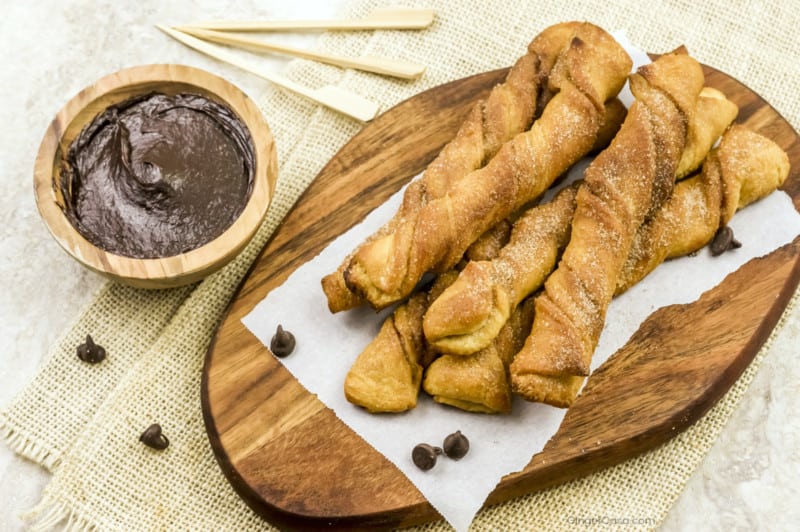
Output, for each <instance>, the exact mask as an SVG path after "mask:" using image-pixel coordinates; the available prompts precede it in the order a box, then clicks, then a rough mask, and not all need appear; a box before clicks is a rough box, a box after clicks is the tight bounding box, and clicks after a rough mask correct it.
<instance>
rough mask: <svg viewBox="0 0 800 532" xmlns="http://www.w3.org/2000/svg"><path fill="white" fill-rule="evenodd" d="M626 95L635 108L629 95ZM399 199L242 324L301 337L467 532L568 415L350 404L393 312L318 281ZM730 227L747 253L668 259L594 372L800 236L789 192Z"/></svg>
mask: <svg viewBox="0 0 800 532" xmlns="http://www.w3.org/2000/svg"><path fill="white" fill-rule="evenodd" d="M615 37H616V38H617V39H618V40H619V41H620V43H622V44H623V46H625V48H626V49H627V50H628V52H629V53H630V54H631V56H632V58H633V59H634V68H635V67H636V66H638V65H641V64H645V63H647V62H649V59H648V58H647V56H646V55H645V54H644V53H642V52H641V51H639V50H638V49H636V48H635V47H634V46H632V45H631V44H630V42H629V41H628V40H627V39H626V38H625V36H624V34H621V33H615ZM621 98H622V99H623V101H625V103H626V104H630V102H631V96H630V93H629V92H628V91H627V88H626V89H625V90H624V91H623V93H622V94H621ZM587 164H588V161H582V162H581V163H579V164H578V165H576V166H575V168H574V169H573V170H572V172H571V175H572V177H573V178H574V177H578V176H580V175H582V173H583V170H584V169H585V167H586V165H587ZM401 195H402V191H401V192H398V193H397V194H396V195H395V196H393V197H392V198H391V199H390V200H389V201H387V202H386V203H384V204H383V205H382V206H380V207H379V208H377V209H376V210H374V211H373V212H372V213H371V214H370V215H369V216H368V217H367V218H366V219H365V220H364V221H363V222H362V223H361V224H360V225H358V226H356V227H354V228H353V229H351V230H350V231H348V232H347V233H345V234H343V235H341V236H340V237H339V238H338V239H337V240H335V241H334V242H332V243H331V244H330V245H329V246H328V247H327V248H326V249H325V250H323V251H322V253H320V255H318V256H317V257H316V258H315V259H313V260H312V261H310V262H308V263H306V264H305V265H303V266H301V267H300V268H298V269H297V270H296V271H295V272H294V273H293V274H292V275H291V276H290V278H289V279H287V281H286V282H285V283H284V284H283V285H281V286H280V287H278V288H276V289H274V290H273V291H272V292H270V293H269V294H268V295H267V297H266V298H265V299H264V300H262V301H261V302H260V303H259V304H258V305H257V306H256V307H255V308H254V309H253V311H252V312H250V313H249V314H248V315H247V316H245V317H244V318H243V320H242V321H243V323H244V325H245V326H246V327H247V328H248V329H249V330H250V331H251V332H252V333H253V334H254V335H255V336H256V337H257V338H258V339H259V340H260V341H261V342H262V343H264V344H265V345H267V346H268V345H269V342H270V339H271V338H272V335H273V334H274V333H275V329H276V327H277V325H278V324H281V325H283V327H284V328H285V329H287V330H290V331H292V332H294V334H295V336H296V337H297V348H296V350H295V352H294V353H293V354H292V355H291V356H289V357H286V358H283V359H281V362H282V363H283V364H284V365H285V366H286V367H287V368H288V369H289V371H291V372H292V374H293V375H294V376H295V377H296V378H297V380H298V381H299V382H300V383H301V384H302V385H303V386H304V387H305V388H306V389H308V390H309V391H310V392H311V393H313V394H315V395H317V396H318V397H319V399H320V400H321V401H322V402H323V403H325V404H326V405H327V406H328V407H329V408H331V409H332V410H333V411H334V412H335V413H336V415H337V416H338V417H339V418H340V419H341V420H342V421H343V422H344V423H346V424H347V425H349V426H350V427H351V428H352V429H353V430H354V431H356V432H357V433H358V434H359V435H361V436H362V437H363V438H364V440H366V441H367V442H369V443H370V444H371V445H372V446H373V447H374V448H375V449H377V450H378V451H379V452H381V453H383V454H384V455H385V456H386V457H387V458H388V459H389V460H391V461H392V462H393V463H394V464H396V465H397V467H398V468H399V469H400V470H401V471H403V473H404V474H406V475H407V476H408V477H409V478H410V479H411V481H412V482H413V483H414V484H415V485H416V486H417V487H418V488H419V490H420V491H421V492H422V493H423V495H424V496H425V497H426V498H427V499H428V501H430V503H431V504H432V505H433V506H434V507H435V508H436V509H437V510H438V511H439V513H441V514H442V516H443V517H444V518H445V519H446V520H447V521H448V522H449V523H450V524H451V525H453V527H455V528H456V529H457V530H466V529H467V528H468V527H469V524H470V523H471V522H472V519H473V518H474V516H475V514H476V513H477V511H478V510H479V509H480V508H481V506H482V505H483V502H484V500H485V499H486V496H487V495H488V494H489V493H490V492H491V491H492V490H493V488H494V487H495V485H496V484H497V483H498V481H499V480H500V479H501V478H502V477H503V476H504V475H505V474H507V473H511V472H514V471H519V470H520V469H522V468H523V467H524V466H525V465H527V463H528V462H529V461H530V459H531V457H532V456H533V455H534V454H536V453H538V452H539V451H541V449H542V448H543V446H544V444H545V443H546V442H547V441H548V440H549V439H550V437H551V436H552V435H553V434H554V433H555V432H556V431H557V429H558V427H559V425H560V423H561V420H562V419H563V417H564V412H565V411H564V410H562V409H558V408H554V407H551V406H547V405H543V404H534V403H528V402H525V401H522V400H519V399H515V403H514V405H513V413H512V414H510V415H505V416H490V415H482V414H470V413H466V412H461V411H459V410H457V409H454V408H448V407H444V406H441V405H438V404H436V403H434V402H433V401H431V400H430V399H429V398H427V397H426V396H425V394H424V393H422V394H421V397H420V401H419V404H418V406H417V407H416V408H415V409H414V410H412V411H410V412H406V413H403V414H392V415H374V414H369V413H367V412H365V411H364V410H362V409H361V408H358V407H355V406H353V405H352V404H350V403H348V402H347V401H346V400H345V397H344V392H343V383H344V379H345V375H346V374H347V371H348V370H349V369H350V366H351V365H352V363H353V361H354V360H355V359H356V357H357V356H358V354H359V353H360V352H361V351H362V350H363V348H364V347H365V346H366V345H367V344H368V343H369V342H370V341H371V340H372V339H373V338H374V337H375V335H376V333H377V332H378V329H379V327H380V323H381V321H382V320H383V318H384V317H385V315H386V312H384V313H381V314H376V313H375V312H373V311H372V310H370V309H368V308H359V309H354V310H351V311H348V312H342V313H338V314H331V313H330V312H329V311H328V308H327V301H326V299H325V295H324V294H323V292H322V289H321V287H320V279H322V277H323V276H325V275H327V274H328V273H330V272H332V271H334V270H335V269H336V268H337V267H338V266H339V264H340V262H341V261H342V260H343V258H344V257H345V256H346V255H347V254H348V253H349V252H350V251H352V249H353V248H355V247H356V246H357V245H358V244H359V243H360V242H362V241H363V240H364V239H365V238H366V237H367V236H369V235H370V234H372V233H373V232H374V231H375V230H376V229H377V228H378V227H380V226H381V225H383V224H384V223H385V222H386V221H388V220H389V219H390V218H391V216H392V215H393V214H394V212H396V210H397V208H398V206H399V205H400V201H401ZM729 225H730V226H731V228H732V229H733V231H734V234H735V235H736V238H737V240H739V241H741V242H742V244H743V246H742V247H741V248H739V249H736V250H734V251H730V252H727V253H724V254H723V255H721V256H719V257H711V256H710V253H709V251H708V249H707V248H706V249H703V250H702V251H701V252H699V253H698V254H697V255H696V256H693V257H686V258H681V259H677V260H672V261H668V262H666V263H664V264H662V265H661V266H659V267H658V268H657V269H656V270H655V271H654V272H653V273H652V274H650V275H649V276H648V277H647V278H646V279H644V280H643V281H641V282H640V283H639V284H638V285H636V286H634V287H633V288H631V289H630V290H628V291H627V292H626V293H625V294H623V295H622V296H620V297H618V298H616V299H615V300H614V301H613V302H612V304H611V306H610V308H609V309H608V314H607V324H606V327H605V329H604V330H603V334H602V336H601V338H600V343H599V345H598V347H597V350H596V352H595V354H594V358H593V360H592V369H595V368H597V367H598V366H599V365H600V364H602V363H603V362H604V361H605V360H607V359H608V357H609V356H611V355H612V354H613V353H614V352H615V351H617V349H619V348H620V347H622V346H623V345H624V344H625V343H626V342H627V341H628V339H629V338H630V337H631V335H632V334H633V333H634V332H635V331H636V330H637V329H638V327H639V325H640V324H641V323H642V322H643V321H644V320H645V319H646V318H647V316H649V315H650V314H651V313H652V312H653V311H654V310H656V309H657V308H659V307H662V306H666V305H671V304H676V303H690V302H692V301H695V300H696V299H698V298H699V296H700V295H701V294H702V293H703V292H705V291H707V290H709V289H711V288H713V287H714V286H716V285H717V284H719V283H720V282H721V281H722V279H723V278H724V277H725V276H726V275H728V274H729V273H731V272H733V271H735V270H737V269H738V268H739V267H740V266H741V265H743V264H744V263H746V262H747V261H749V260H750V259H752V258H755V257H759V256H762V255H765V254H768V253H769V252H771V251H773V250H774V249H776V248H778V247H780V246H782V245H784V244H786V243H788V242H791V241H792V240H793V239H794V237H795V236H797V235H798V234H800V215H798V213H797V212H796V211H795V209H794V207H793V205H792V202H791V200H790V198H789V196H788V195H786V194H785V193H783V192H775V193H773V194H772V195H770V196H769V197H767V198H764V199H763V200H761V201H759V202H757V203H755V204H753V205H751V206H749V207H747V208H745V209H744V210H742V211H741V212H739V213H737V214H736V215H735V216H734V217H733V220H732V221H731V223H730V224H729ZM665 287H669V288H668V289H665ZM456 430H461V431H462V433H464V434H465V435H466V436H467V437H468V438H469V440H470V452H469V453H468V454H467V455H466V457H464V458H463V459H461V460H460V461H453V460H450V459H447V458H444V457H443V458H440V459H439V460H438V462H437V464H436V466H435V467H434V468H433V469H432V470H430V471H427V472H423V471H420V470H419V469H417V468H416V467H415V466H414V464H413V463H412V461H411V449H412V448H413V447H414V445H416V444H417V443H421V442H427V443H430V444H432V445H439V446H440V445H441V443H442V440H443V439H444V438H445V436H447V435H448V434H450V433H451V432H454V431H456Z"/></svg>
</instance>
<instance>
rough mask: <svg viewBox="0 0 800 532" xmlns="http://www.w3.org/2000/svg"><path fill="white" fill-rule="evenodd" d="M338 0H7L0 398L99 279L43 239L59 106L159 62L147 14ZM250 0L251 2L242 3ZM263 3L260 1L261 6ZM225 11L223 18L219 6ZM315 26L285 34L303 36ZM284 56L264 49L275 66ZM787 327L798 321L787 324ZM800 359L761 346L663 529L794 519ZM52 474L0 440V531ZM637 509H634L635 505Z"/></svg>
mask: <svg viewBox="0 0 800 532" xmlns="http://www.w3.org/2000/svg"><path fill="white" fill-rule="evenodd" d="M339 3H340V1H336V2H324V1H314V2H305V3H303V2H300V3H287V2H277V1H271V2H262V3H255V2H253V3H252V4H253V5H249V4H250V3H248V2H244V3H242V2H238V3H237V2H232V1H226V2H219V1H217V2H214V1H211V0H202V1H194V2H191V3H189V2H179V1H175V2H155V1H147V2H137V3H135V7H134V4H128V3H125V2H112V1H110V0H109V1H99V2H94V3H89V2H80V1H72V2H69V1H67V2H64V1H55V0H43V1H38V2H30V3H27V2H26V3H23V2H12V4H11V6H10V7H9V6H7V5H5V6H4V13H3V16H2V17H0V46H1V47H2V49H3V51H4V64H5V67H4V72H3V83H2V84H0V102H2V103H0V124H2V126H0V149H1V150H2V151H0V157H2V159H0V160H2V164H1V165H0V169H2V174H0V202H2V208H0V216H2V224H0V252H1V254H0V293H2V294H3V296H2V298H0V345H2V346H3V353H2V355H0V357H1V360H2V363H0V405H4V404H7V403H8V402H9V401H11V399H12V398H13V397H14V396H15V395H16V393H17V392H18V391H20V390H21V389H22V388H23V387H24V386H25V385H26V384H27V383H28V382H29V381H30V380H31V379H32V378H33V376H34V375H35V374H36V371H37V369H38V368H39V367H40V365H41V364H42V362H43V360H44V357H45V356H46V353H47V350H48V347H49V346H50V345H51V344H52V343H53V342H54V341H55V340H56V339H57V337H58V335H59V334H60V333H61V331H62V330H64V328H65V327H67V326H68V325H69V324H70V323H71V322H72V321H73V320H74V319H75V318H76V316H77V314H78V312H79V311H80V310H81V309H82V308H83V306H84V305H85V304H86V303H87V302H88V301H89V300H90V299H91V298H92V295H93V294H94V292H95V291H96V290H97V289H98V288H99V287H100V286H101V285H102V283H103V280H102V279H100V278H99V277H98V276H97V275H95V274H93V273H90V272H88V271H86V270H84V269H82V268H81V267H80V266H78V265H77V264H76V263H75V262H74V261H73V260H72V259H70V258H69V257H68V256H67V255H66V254H65V253H64V252H63V251H62V250H61V249H60V248H59V247H58V245H57V244H56V243H55V241H54V240H53V239H52V238H51V237H50V235H49V234H48V232H47V230H46V229H45V227H44V225H43V224H42V222H41V221H40V219H39V216H38V213H37V210H36V206H35V204H34V200H33V187H32V168H33V161H34V158H35V156H36V151H37V149H38V146H39V142H40V141H41V137H42V135H43V133H44V131H45V129H46V127H47V125H48V123H49V122H50V120H51V119H52V117H53V116H54V115H55V113H56V112H57V111H58V110H59V109H60V108H61V106H62V105H63V104H64V103H65V102H66V101H67V99H68V98H70V97H71V96H72V95H74V94H75V93H76V92H77V91H79V90H80V89H81V88H83V87H84V86H86V85H88V84H90V83H91V82H93V81H94V80H95V79H97V78H99V77H101V76H102V75H105V74H107V73H109V72H112V71H115V70H118V69H120V68H123V67H126V66H132V65H135V64H142V63H153V62H163V61H164V60H165V58H164V54H163V53H160V50H161V47H163V46H164V43H165V40H164V39H163V38H162V37H163V36H162V34H160V33H159V32H158V31H157V30H156V29H155V28H153V23H154V22H165V23H179V22H183V21H185V13H186V8H185V6H189V5H190V6H191V7H192V9H193V10H194V11H196V12H202V13H203V14H204V18H231V17H230V16H229V13H230V10H231V9H232V7H233V6H234V5H235V7H236V9H238V10H239V11H241V12H245V13H251V14H257V13H262V14H264V15H270V16H272V17H276V18H301V17H303V18H308V16H309V14H310V13H313V14H314V16H315V17H316V16H319V17H328V16H332V15H333V14H334V13H335V12H336V6H337V5H338V4H339ZM241 4H248V5H241ZM256 4H258V5H256ZM226 16H227V17H226ZM313 39H314V35H313V34H311V35H303V36H295V37H294V38H287V39H286V42H290V43H292V44H296V45H300V46H310V45H311V44H313ZM169 59H170V61H172V62H176V60H178V59H180V60H182V62H184V63H187V64H191V65H195V66H199V67H201V68H206V69H208V70H211V71H212V72H217V73H220V74H221V75H223V76H225V77H227V78H228V79H230V80H231V81H233V82H234V83H236V84H237V85H239V86H240V87H242V88H243V89H244V90H245V91H246V92H248V93H250V94H251V95H253V96H254V97H257V95H258V93H259V91H261V90H263V84H264V82H263V81H261V80H260V79H258V78H255V77H253V76H250V75H248V74H245V73H243V72H237V71H235V70H234V69H233V68H226V67H223V66H221V65H219V64H218V63H215V62H213V61H211V60H208V59H205V58H203V57H200V56H199V55H198V54H194V53H192V52H190V51H188V50H178V49H177V48H172V49H170V54H169ZM284 65H285V61H283V60H280V59H274V60H271V61H269V68H270V69H273V70H274V71H276V72H277V71H280V70H281V69H282V68H283V66H284ZM790 333H791V334H792V335H793V336H794V337H798V336H800V331H790ZM798 382H800V365H798V364H797V363H796V361H795V360H792V359H789V358H788V357H783V358H779V357H767V358H766V360H765V361H764V363H763V364H762V367H761V369H760V371H759V372H758V374H757V376H756V378H755V380H754V382H753V383H752V385H751V386H750V388H749V390H748V391H747V393H746V396H745V397H744V399H743V401H742V403H741V405H740V406H739V408H738V410H737V411H736V412H735V414H734V416H733V417H732V419H731V420H730V422H729V423H728V424H727V426H726V427H725V428H724V430H723V431H722V434H721V436H720V437H719V439H718V441H716V442H715V444H714V446H713V448H712V449H711V452H710V453H709V454H708V456H707V458H706V459H705V461H704V462H703V463H702V464H701V466H700V468H699V469H698V470H697V471H696V472H695V474H694V475H693V477H692V479H691V481H690V482H689V484H688V486H687V487H686V489H685V491H684V492H683V494H682V495H681V496H680V498H679V500H678V501H677V503H676V505H675V506H674V507H673V509H672V511H671V513H670V515H669V517H668V518H667V520H666V522H665V523H664V524H663V525H662V529H663V530H686V529H725V530H731V529H742V530H754V529H788V528H792V527H793V526H796V524H797V523H798V522H800V510H799V509H798V505H797V504H796V501H797V499H798V495H800V421H798V418H797V416H796V415H795V412H797V411H798V410H800V394H798V393H797V392H798ZM48 478H49V475H48V473H47V472H46V471H44V470H43V469H42V468H40V467H39V466H38V465H36V464H33V463H31V462H28V461H26V460H24V459H21V458H19V457H17V456H16V455H14V454H13V453H12V452H11V451H10V450H9V449H8V448H7V447H6V446H5V445H2V444H0V529H1V530H19V529H23V528H24V523H23V522H22V521H21V520H20V519H19V514H21V513H23V512H24V511H26V510H28V509H30V508H32V507H33V506H34V505H35V504H36V503H37V502H38V500H39V496H40V493H41V491H42V489H43V488H44V486H45V485H46V483H47V481H48ZM631 510H632V511H635V509H631Z"/></svg>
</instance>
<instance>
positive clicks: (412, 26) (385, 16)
mask: <svg viewBox="0 0 800 532" xmlns="http://www.w3.org/2000/svg"><path fill="white" fill-rule="evenodd" d="M434 15H435V12H434V10H433V9H413V8H406V9H403V8H396V9H391V8H389V9H375V10H374V11H372V12H371V13H370V14H369V15H367V16H366V17H364V18H359V19H339V20H218V21H209V22H196V23H192V24H188V25H187V26H186V27H191V28H196V29H206V30H218V31H286V30H292V31H305V30H337V31H342V30H378V29H380V30H416V29H422V28H427V27H428V26H430V25H431V24H432V23H433V18H434Z"/></svg>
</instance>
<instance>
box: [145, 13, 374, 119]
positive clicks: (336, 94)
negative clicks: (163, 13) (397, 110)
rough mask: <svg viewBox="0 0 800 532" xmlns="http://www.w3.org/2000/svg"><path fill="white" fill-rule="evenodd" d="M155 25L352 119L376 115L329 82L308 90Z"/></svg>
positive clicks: (359, 99) (364, 103)
mask: <svg viewBox="0 0 800 532" xmlns="http://www.w3.org/2000/svg"><path fill="white" fill-rule="evenodd" d="M156 27H157V28H158V29H160V30H161V31H163V32H164V33H166V34H167V35H169V36H170V37H172V38H173V39H175V40H177V41H180V42H182V43H183V44H185V45H186V46H188V47H190V48H194V49H195V50H197V51H198V52H202V53H204V54H206V55H208V56H210V57H213V58H215V59H217V60H219V61H223V62H225V63H229V64H231V65H234V66H237V67H239V68H241V69H242V70H245V71H247V72H250V73H251V74H255V75H256V76H259V77H261V78H263V79H266V80H267V81H270V82H272V83H274V84H275V85H279V86H281V87H283V88H284V89H287V90H290V91H292V92H294V93H296V94H300V95H301V96H305V97H306V98H308V99H310V100H313V101H315V102H317V103H319V104H322V105H324V106H326V107H329V108H330V109H333V110H334V111H338V112H340V113H342V114H344V115H347V116H350V117H352V118H355V119H356V120H360V121H362V122H368V121H370V120H372V119H373V118H375V116H376V115H377V114H378V109H379V108H378V104H376V103H375V102H372V101H370V100H368V99H366V98H364V97H363V96H360V95H358V94H355V93H352V92H348V91H346V90H344V89H340V88H339V87H334V86H332V85H326V86H324V87H320V88H319V89H311V88H309V87H305V86H303V85H300V84H299V83H295V82H294V81H292V80H290V79H288V78H285V77H283V76H279V75H277V74H273V73H271V72H268V71H266V70H264V69H261V68H258V67H256V66H254V65H252V64H250V63H249V62H248V61H246V60H245V59H242V58H241V57H237V56H236V55H234V54H232V53H230V52H228V51H227V50H223V49H221V48H219V47H218V46H214V45H213V44H209V43H207V42H205V41H202V40H200V39H198V38H196V37H192V36H191V35H187V34H185V33H182V32H179V31H176V30H174V29H171V28H167V27H166V26H161V25H156Z"/></svg>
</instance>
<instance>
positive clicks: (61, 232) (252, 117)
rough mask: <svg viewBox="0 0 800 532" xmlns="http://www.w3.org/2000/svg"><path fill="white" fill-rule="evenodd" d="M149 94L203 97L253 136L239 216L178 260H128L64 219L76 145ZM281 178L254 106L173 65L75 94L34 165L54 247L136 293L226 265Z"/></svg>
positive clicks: (221, 83)
mask: <svg viewBox="0 0 800 532" xmlns="http://www.w3.org/2000/svg"><path fill="white" fill-rule="evenodd" d="M149 92H161V93H164V94H168V95H174V94H177V93H180V92H192V93H195V94H201V95H203V96H205V97H206V98H209V99H211V100H214V101H216V102H218V103H220V104H222V105H225V106H227V107H229V108H230V109H231V110H232V111H233V112H234V113H235V114H236V115H237V116H238V117H239V119H240V120H241V121H242V122H243V123H244V125H245V126H246V127H247V129H248V130H249V132H250V135H251V137H252V140H253V147H254V150H255V172H254V181H253V189H252V193H251V195H250V198H249V199H248V201H247V204H246V205H245V207H244V209H243V210H242V213H241V214H240V215H239V217H238V218H237V219H236V220H235V221H234V223H233V224H232V225H231V226H230V227H229V228H228V229H226V230H225V231H224V232H223V233H222V234H221V235H220V236H218V237H217V238H215V239H213V240H212V241H210V242H208V243H207V244H204V245H202V246H200V247H198V248H195V249H192V250H190V251H186V252H184V253H181V254H179V255H174V256H169V257H159V258H153V259H149V258H148V259H141V258H131V257H125V256H121V255H117V254H114V253H111V252H109V251H106V250H104V249H101V248H99V247H97V246H95V245H94V244H92V243H90V242H89V241H88V240H86V239H85V238H84V237H83V236H82V235H81V234H80V233H79V232H78V231H77V230H76V229H75V227H74V226H73V225H72V224H71V223H70V221H69V220H68V219H67V217H66V216H65V214H64V211H63V206H64V201H65V200H64V197H63V196H62V194H61V191H60V189H59V187H58V183H59V182H60V176H61V168H62V159H63V157H64V155H65V154H66V153H67V151H68V150H69V147H70V144H71V143H72V141H73V140H74V139H75V138H76V137H77V136H78V135H79V134H80V132H81V130H82V129H83V128H84V127H85V126H86V125H88V124H89V123H90V122H91V121H92V120H93V119H94V118H95V117H96V116H97V115H98V114H100V113H102V112H103V111H104V110H105V109H106V108H108V107H109V106H111V105H114V104H118V103H121V102H123V101H125V100H127V99H129V98H131V97H133V96H137V95H140V94H145V93H149ZM276 179H277V155H276V151H275V141H274V139H273V137H272V133H271V132H270V129H269V126H268V125H267V122H266V120H265V119H264V116H263V115H262V113H261V111H260V110H259V108H258V107H257V106H256V104H255V103H254V102H253V101H252V100H251V99H250V98H249V97H248V96H247V95H246V94H245V93H244V92H242V91H241V90H240V89H239V88H237V87H236V86H235V85H233V84H231V83H230V82H228V81H226V80H224V79H222V78H220V77H218V76H216V75H214V74H211V73H209V72H206V71H203V70H200V69H197V68H193V67H188V66H183V65H174V64H154V65H142V66H136V67H131V68H126V69H123V70H120V71H118V72H114V73H112V74H109V75H107V76H105V77H103V78H101V79H99V80H98V81H96V82H95V83H94V84H92V85H90V86H88V87H86V88H85V89H83V90H82V91H81V92H79V93H78V94H76V95H75V96H74V97H73V98H72V99H71V100H69V101H68V102H67V104H66V105H65V106H64V107H63V108H62V109H61V110H60V111H59V112H58V114H57V115H56V117H55V118H54V119H53V121H52V122H51V123H50V126H49V127H48V129H47V132H46V133H45V135H44V138H43V140H42V143H41V145H40V147H39V152H38V155H37V157H36V162H35V164H34V194H35V198H36V204H37V206H38V209H39V213H40V215H41V217H42V219H43V220H44V223H45V225H46V226H47V228H48V229H49V231H50V233H51V234H52V235H53V237H54V238H55V239H56V241H57V242H58V243H59V245H61V247H62V248H64V249H65V250H66V251H67V253H69V254H70V255H71V256H72V257H73V258H75V259H76V260H77V261H78V262H80V263H81V264H83V265H84V266H86V267H88V268H90V269H91V270H94V271H95V272H98V273H100V274H102V275H104V276H106V277H109V278H111V279H113V280H116V281H119V282H122V283H126V284H129V285H132V286H136V287H139V288H171V287H175V286H181V285H185V284H189V283H193V282H195V281H198V280H200V279H202V278H204V277H206V276H207V275H210V274H211V273H213V272H215V271H217V270H218V269H220V268H222V267H223V266H224V265H225V264H227V263H228V262H229V261H230V260H231V259H232V258H233V257H235V256H236V255H237V254H238V252H239V251H241V250H242V248H243V247H244V246H245V245H246V244H247V243H248V242H249V241H250V239H251V238H252V237H253V235H254V234H255V232H256V230H257V229H258V227H259V226H260V225H261V223H262V221H263V220H264V217H265V215H266V212H267V208H268V207H269V204H270V201H271V199H272V196H273V193H274V190H275V182H276Z"/></svg>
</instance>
